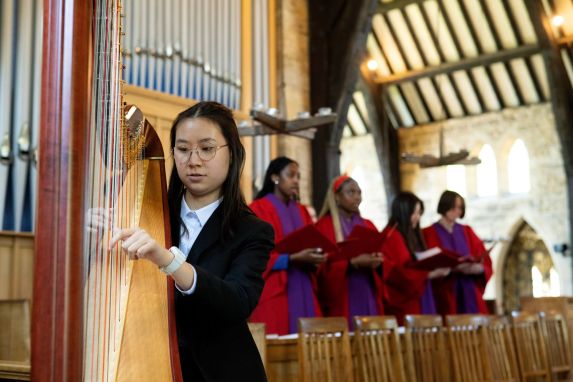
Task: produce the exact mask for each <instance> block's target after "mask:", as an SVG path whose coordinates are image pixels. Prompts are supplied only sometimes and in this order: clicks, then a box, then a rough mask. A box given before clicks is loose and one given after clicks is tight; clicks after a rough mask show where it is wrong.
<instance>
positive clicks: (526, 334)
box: [511, 312, 551, 381]
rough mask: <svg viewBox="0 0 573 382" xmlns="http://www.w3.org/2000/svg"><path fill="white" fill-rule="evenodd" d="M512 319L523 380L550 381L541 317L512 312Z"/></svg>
mask: <svg viewBox="0 0 573 382" xmlns="http://www.w3.org/2000/svg"><path fill="white" fill-rule="evenodd" d="M511 317H512V324H513V326H512V331H513V338H514V340H515V349H516V352H517V359H518V361H519V370H520V373H521V376H522V379H523V380H527V379H528V378H531V377H537V378H542V379H543V380H545V381H550V380H551V373H550V371H549V364H548V360H547V351H546V348H545V341H544V339H543V331H542V328H541V322H540V320H539V316H538V315H537V314H535V313H527V312H512V313H511Z"/></svg>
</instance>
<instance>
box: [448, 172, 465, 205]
mask: <svg viewBox="0 0 573 382" xmlns="http://www.w3.org/2000/svg"><path fill="white" fill-rule="evenodd" d="M446 184H447V187H448V190H452V191H455V192H457V193H458V194H460V195H462V196H464V197H465V196H466V167H465V166H464V165H461V164H454V165H451V166H447V167H446Z"/></svg>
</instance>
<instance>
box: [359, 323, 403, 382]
mask: <svg viewBox="0 0 573 382" xmlns="http://www.w3.org/2000/svg"><path fill="white" fill-rule="evenodd" d="M354 327H355V331H354V340H355V345H356V349H357V352H356V354H357V361H358V365H356V366H357V368H358V369H359V372H358V375H359V380H360V381H363V382H393V381H396V382H406V381H408V379H407V378H406V371H405V369H404V360H403V356H402V347H401V345H400V338H399V335H398V322H397V321H396V318H395V317H394V316H356V317H354Z"/></svg>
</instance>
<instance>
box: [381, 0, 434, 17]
mask: <svg viewBox="0 0 573 382" xmlns="http://www.w3.org/2000/svg"><path fill="white" fill-rule="evenodd" d="M423 2H424V0H396V1H392V2H390V3H380V4H379V5H378V9H377V11H376V13H381V14H384V13H387V12H388V11H391V10H393V9H403V8H406V7H407V6H408V5H410V4H419V5H422V3H423Z"/></svg>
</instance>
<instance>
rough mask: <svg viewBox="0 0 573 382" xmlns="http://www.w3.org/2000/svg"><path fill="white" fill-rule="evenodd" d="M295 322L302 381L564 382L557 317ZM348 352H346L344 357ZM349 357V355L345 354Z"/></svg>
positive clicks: (566, 369)
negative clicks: (351, 326) (351, 334)
mask: <svg viewBox="0 0 573 382" xmlns="http://www.w3.org/2000/svg"><path fill="white" fill-rule="evenodd" d="M354 322H355V328H356V330H355V333H354V336H355V338H354V341H353V346H355V349H351V345H350V339H349V333H348V328H347V323H346V320H345V319H344V318H338V317H328V318H301V319H300V320H299V341H298V346H299V363H300V368H301V369H300V370H301V377H302V380H303V381H319V382H327V381H354V380H356V381H364V382H370V381H373V382H385V381H396V382H410V381H412V382H415V381H417V382H441V381H459V382H478V381H503V382H518V381H547V382H549V381H559V380H572V378H573V373H572V370H573V369H572V368H571V347H570V343H569V334H568V333H567V325H566V322H565V319H564V318H563V316H562V315H561V314H558V313H541V314H539V315H538V314H533V313H525V312H514V313H513V314H512V316H511V318H510V317H496V316H487V315H452V316H446V325H447V326H446V327H444V326H443V321H442V317H441V316H435V315H410V316H406V319H405V330H404V333H403V334H400V333H399V332H400V329H399V328H398V325H397V322H396V319H395V318H394V317H392V316H368V317H355V318H354ZM352 350H354V351H352ZM353 354H354V355H353Z"/></svg>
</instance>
